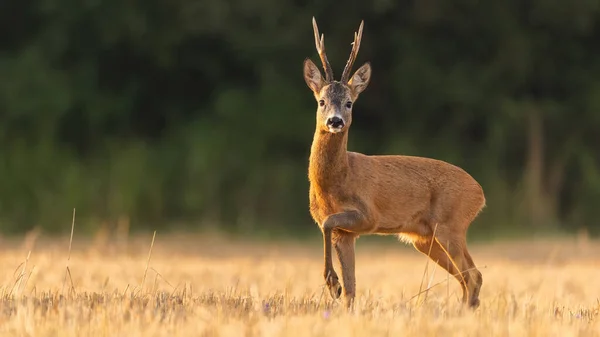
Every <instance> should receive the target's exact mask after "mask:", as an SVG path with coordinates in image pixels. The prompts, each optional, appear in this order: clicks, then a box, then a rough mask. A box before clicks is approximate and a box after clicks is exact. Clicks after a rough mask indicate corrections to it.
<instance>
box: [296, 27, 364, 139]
mask: <svg viewBox="0 0 600 337" xmlns="http://www.w3.org/2000/svg"><path fill="white" fill-rule="evenodd" d="M312 22H313V29H314V32H315V45H316V47H317V52H318V53H319V57H320V58H321V62H322V63H323V69H324V70H325V79H323V76H322V75H321V71H320V70H319V69H318V68H317V66H316V65H315V64H314V63H313V62H312V61H311V60H310V59H308V58H307V59H306V60H304V80H305V81H306V84H307V85H308V87H309V88H310V89H311V90H312V92H313V94H314V96H315V99H316V100H317V103H318V107H317V128H319V129H321V130H322V131H326V132H331V133H338V132H342V131H344V130H346V129H348V128H349V127H350V124H351V123H352V106H353V105H354V102H356V100H357V99H358V95H359V94H360V93H361V92H363V90H365V88H366V87H367V85H368V84H369V80H370V78H371V65H370V64H369V63H368V62H366V63H365V64H363V65H362V66H361V67H360V68H359V69H358V70H357V71H356V72H355V73H354V75H352V77H351V78H350V72H351V71H352V66H353V64H354V61H355V60H356V55H357V54H358V49H359V48H360V40H361V38H362V31H363V22H362V21H361V23H360V27H359V28H358V33H354V42H353V43H352V51H351V52H350V57H349V58H348V62H346V67H345V68H344V72H343V73H342V78H341V79H340V81H335V80H334V79H333V70H332V69H331V65H330V64H329V61H328V60H327V54H326V53H325V36H324V35H321V36H320V37H319V28H318V27H317V22H316V21H315V18H314V17H313V20H312Z"/></svg>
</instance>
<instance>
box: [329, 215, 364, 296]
mask: <svg viewBox="0 0 600 337" xmlns="http://www.w3.org/2000/svg"><path fill="white" fill-rule="evenodd" d="M334 229H338V230H342V231H347V232H354V233H364V232H368V231H369V230H371V229H372V227H371V226H370V225H369V223H368V222H367V221H366V219H365V217H364V215H363V214H362V213H360V212H358V211H347V212H341V213H336V214H332V215H330V216H329V217H327V219H325V221H324V222H323V226H322V230H323V246H324V249H323V250H324V253H325V271H324V275H323V276H324V277H325V284H326V285H327V287H328V288H329V293H330V294H331V297H332V298H334V299H338V298H339V297H340V296H341V295H342V286H341V285H340V282H339V280H338V276H337V273H336V272H335V270H334V269H333V263H332V260H331V241H332V238H331V237H332V232H333V230H334Z"/></svg>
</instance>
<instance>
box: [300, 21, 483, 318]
mask: <svg viewBox="0 0 600 337" xmlns="http://www.w3.org/2000/svg"><path fill="white" fill-rule="evenodd" d="M362 27H363V25H362V23H361V26H360V28H359V32H358V34H355V40H354V44H353V48H352V52H351V55H350V58H349V60H348V63H347V64H346V68H345V69H344V73H343V75H342V79H341V81H334V80H333V73H332V71H331V67H330V65H329V62H328V61H327V57H326V54H325V46H324V41H323V37H322V36H321V37H320V38H319V33H318V28H317V25H316V22H315V20H314V18H313V28H314V31H315V43H316V46H317V51H318V52H319V55H320V57H321V61H322V63H323V66H324V68H325V74H326V79H325V80H324V79H323V78H322V76H321V72H320V71H319V70H318V68H317V67H316V66H315V65H314V63H313V62H312V61H310V60H309V59H306V60H305V61H304V79H305V81H306V83H307V85H308V86H309V88H310V89H311V90H312V91H313V94H314V96H315V99H316V100H317V102H318V108H317V125H316V130H315V134H314V138H313V143H312V147H311V154H310V160H309V170H308V176H309V182H310V191H309V199H310V213H311V216H312V217H313V219H314V220H315V221H316V222H317V224H318V225H319V227H320V229H321V231H322V232H323V244H324V258H325V265H324V277H325V280H326V284H327V285H328V287H329V290H330V293H331V295H332V296H333V297H334V298H338V297H340V296H341V292H342V286H341V284H340V283H339V281H338V276H337V274H336V272H335V270H334V268H333V264H332V257H331V256H332V247H333V248H335V250H336V253H337V255H338V259H339V261H340V264H341V267H342V278H343V284H344V287H343V290H344V294H345V296H346V300H347V305H348V306H350V305H352V303H353V301H354V297H355V287H356V281H355V275H354V274H355V271H354V269H355V256H354V246H355V240H356V238H357V237H358V236H359V235H361V234H380V235H391V234H395V235H398V236H399V237H400V238H401V239H402V240H403V241H405V242H408V243H412V244H413V246H414V247H415V248H416V249H417V250H418V251H420V252H422V253H424V254H427V255H428V256H429V257H430V258H431V259H433V260H434V261H435V262H436V263H438V264H439V265H440V266H441V267H443V268H444V269H446V270H447V271H448V272H449V273H451V274H452V275H454V276H455V277H456V278H457V280H458V281H459V283H460V284H461V286H462V289H463V302H464V303H468V304H469V305H470V306H471V307H477V306H478V305H479V291H480V288H481V284H482V276H481V273H480V272H479V271H478V270H477V268H476V267H475V264H474V262H473V259H472V258H471V256H470V255H469V252H468V251H467V246H466V233H467V229H468V227H469V225H470V224H471V222H472V221H473V219H475V217H476V216H477V214H478V213H479V212H480V211H481V209H482V208H483V207H484V206H485V196H484V194H483V190H482V188H481V186H480V185H479V183H477V181H476V180H475V179H473V177H471V176H470V175H469V174H468V173H467V172H465V171H464V170H463V169H461V168H459V167H457V166H454V165H452V164H449V163H446V162H443V161H440V160H436V159H430V158H422V157H414V156H402V155H372V156H368V155H364V154H361V153H357V152H350V151H348V150H347V144H348V132H349V128H350V125H351V123H352V113H351V112H352V105H353V103H354V102H355V101H356V99H357V98H358V96H359V94H360V93H361V92H362V91H363V90H364V89H365V88H366V87H367V85H368V83H369V80H370V76H371V67H370V65H369V64H368V63H365V64H364V65H363V66H361V67H360V68H359V69H358V70H357V71H356V72H355V73H354V75H353V76H352V77H350V70H351V68H352V64H353V63H354V60H355V58H356V54H357V53H358V49H359V47H360V40H361V36H362Z"/></svg>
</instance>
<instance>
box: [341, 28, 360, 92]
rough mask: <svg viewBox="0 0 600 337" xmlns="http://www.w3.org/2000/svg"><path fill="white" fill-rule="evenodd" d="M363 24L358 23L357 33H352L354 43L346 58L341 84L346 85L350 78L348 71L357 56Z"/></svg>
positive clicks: (350, 69)
mask: <svg viewBox="0 0 600 337" xmlns="http://www.w3.org/2000/svg"><path fill="white" fill-rule="evenodd" d="M363 24H364V20H362V21H360V27H358V33H356V32H355V33H354V42H352V51H351V52H350V57H349V58H348V62H346V67H345V68H344V72H343V73H342V79H341V82H342V83H346V82H348V80H349V77H350V71H352V66H353V65H354V61H355V60H356V55H357V54H358V49H360V40H361V39H362V32H363Z"/></svg>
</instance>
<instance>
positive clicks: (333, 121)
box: [327, 116, 344, 128]
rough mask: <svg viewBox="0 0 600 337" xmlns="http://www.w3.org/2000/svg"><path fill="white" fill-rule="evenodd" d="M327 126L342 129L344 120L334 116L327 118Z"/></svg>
mask: <svg viewBox="0 0 600 337" xmlns="http://www.w3.org/2000/svg"><path fill="white" fill-rule="evenodd" d="M327 126H331V127H333V128H341V127H344V120H343V119H341V118H339V117H336V116H334V117H329V118H327Z"/></svg>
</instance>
